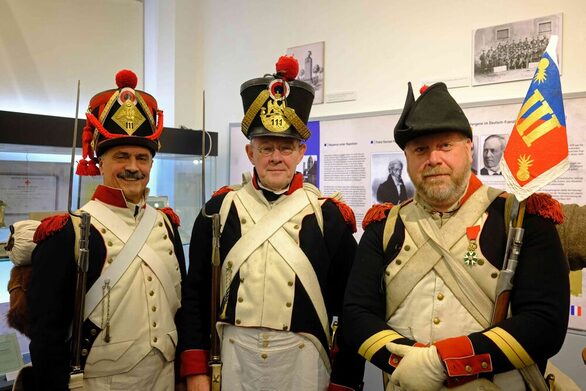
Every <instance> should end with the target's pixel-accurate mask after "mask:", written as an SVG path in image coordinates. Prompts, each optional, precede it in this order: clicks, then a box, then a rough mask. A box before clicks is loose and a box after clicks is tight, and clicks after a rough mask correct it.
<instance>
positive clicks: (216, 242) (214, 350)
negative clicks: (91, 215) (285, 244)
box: [201, 90, 222, 391]
mask: <svg viewBox="0 0 586 391" xmlns="http://www.w3.org/2000/svg"><path fill="white" fill-rule="evenodd" d="M205 102H206V93H205V90H204V91H203V116H202V118H203V122H202V131H201V200H202V209H201V214H202V216H204V217H206V218H209V219H211V220H212V281H211V290H212V291H211V303H210V321H211V325H210V326H211V327H210V359H209V363H208V365H209V366H210V371H211V382H212V391H220V389H221V388H222V357H221V349H222V348H221V346H220V337H219V335H218V331H217V329H216V323H217V321H218V307H219V301H220V277H221V273H222V267H221V265H220V214H219V213H212V214H208V213H207V212H206V202H205V167H206V166H205V161H206V154H207V153H206V148H205V144H206V140H205V139H206V137H207V135H206V129H205V128H206V126H205V118H206V117H205V111H206V110H205Z"/></svg>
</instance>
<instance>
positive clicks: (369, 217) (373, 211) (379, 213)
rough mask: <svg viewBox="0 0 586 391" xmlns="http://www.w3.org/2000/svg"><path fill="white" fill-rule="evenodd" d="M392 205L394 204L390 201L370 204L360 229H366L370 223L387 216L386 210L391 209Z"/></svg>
mask: <svg viewBox="0 0 586 391" xmlns="http://www.w3.org/2000/svg"><path fill="white" fill-rule="evenodd" d="M393 206H394V205H393V204H391V203H390V202H387V203H384V204H374V205H373V206H371V207H370V209H369V210H368V212H366V214H365V215H364V219H363V220H362V229H366V227H368V225H369V224H370V223H373V222H375V221H381V220H383V219H385V218H386V217H387V214H388V211H389V210H391V208H392V207H393Z"/></svg>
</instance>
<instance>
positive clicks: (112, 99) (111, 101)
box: [100, 91, 120, 124]
mask: <svg viewBox="0 0 586 391" xmlns="http://www.w3.org/2000/svg"><path fill="white" fill-rule="evenodd" d="M118 95H120V91H115V92H114V93H113V94H112V96H111V97H110V99H108V103H106V106H104V110H102V114H100V123H102V124H103V123H104V121H105V120H106V117H107V116H108V113H109V112H110V109H111V108H112V105H113V104H114V102H116V99H118Z"/></svg>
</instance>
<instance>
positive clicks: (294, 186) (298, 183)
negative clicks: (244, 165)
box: [252, 169, 303, 195]
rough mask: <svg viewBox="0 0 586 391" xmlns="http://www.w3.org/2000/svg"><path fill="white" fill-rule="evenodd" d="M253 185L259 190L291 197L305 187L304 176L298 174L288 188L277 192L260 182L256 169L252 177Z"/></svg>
mask: <svg viewBox="0 0 586 391" xmlns="http://www.w3.org/2000/svg"><path fill="white" fill-rule="evenodd" d="M252 185H253V186H254V188H255V189H257V190H260V189H263V190H266V191H269V192H271V193H273V194H277V195H281V194H285V195H290V194H293V192H294V191H295V190H298V189H300V188H302V187H303V174H301V173H300V172H296V173H295V175H293V179H292V180H291V183H289V186H288V187H286V188H284V189H283V190H279V191H275V190H271V189H269V188H267V187H266V186H264V185H263V184H262V183H261V182H260V180H258V176H257V174H256V169H254V170H253V176H252Z"/></svg>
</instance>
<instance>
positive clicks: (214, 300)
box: [209, 213, 222, 391]
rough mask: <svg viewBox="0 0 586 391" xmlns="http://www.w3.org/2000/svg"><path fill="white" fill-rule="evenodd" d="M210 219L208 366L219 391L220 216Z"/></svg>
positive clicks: (214, 385) (220, 379)
mask: <svg viewBox="0 0 586 391" xmlns="http://www.w3.org/2000/svg"><path fill="white" fill-rule="evenodd" d="M211 219H212V232H213V237H212V293H211V303H210V304H211V305H210V309H211V316H210V318H211V325H210V326H211V328H210V335H211V346H210V361H209V366H210V369H211V376H212V379H211V381H212V391H220V389H221V384H222V359H221V349H222V347H221V346H220V337H219V335H218V331H217V329H216V323H217V321H218V319H217V318H218V307H219V302H220V277H221V273H222V267H221V265H220V215H219V214H218V213H215V214H213V215H212V216H211Z"/></svg>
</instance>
